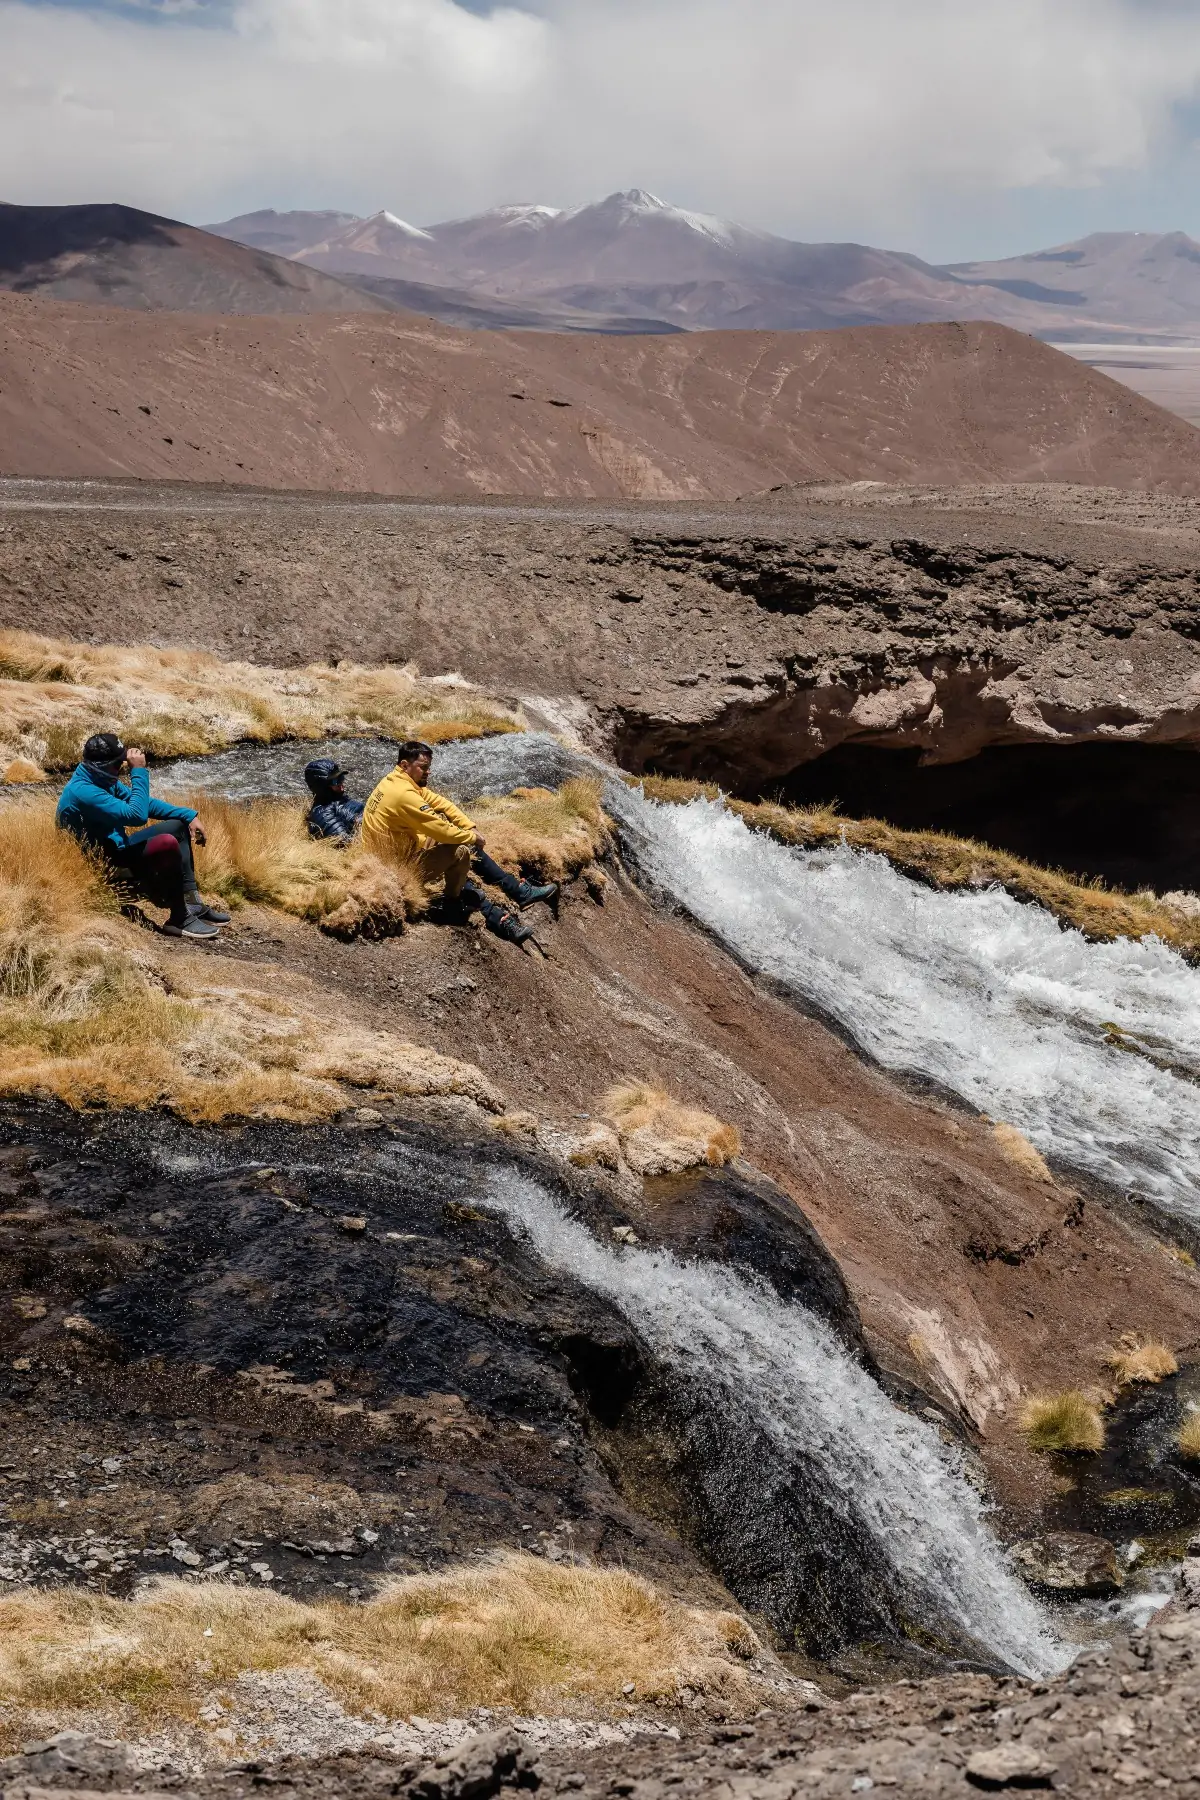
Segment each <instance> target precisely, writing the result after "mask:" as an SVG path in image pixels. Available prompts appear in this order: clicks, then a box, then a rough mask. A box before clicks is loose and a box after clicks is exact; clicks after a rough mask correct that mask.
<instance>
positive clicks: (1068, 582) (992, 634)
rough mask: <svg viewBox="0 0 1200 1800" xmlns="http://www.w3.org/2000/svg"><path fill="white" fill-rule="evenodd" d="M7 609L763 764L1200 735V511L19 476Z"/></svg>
mask: <svg viewBox="0 0 1200 1800" xmlns="http://www.w3.org/2000/svg"><path fill="white" fill-rule="evenodd" d="M2 498H3V501H4V530H3V532H2V533H0V607H2V608H3V614H4V617H5V619H6V620H7V621H9V622H11V623H14V624H21V623H24V624H27V625H29V626H30V627H34V628H37V629H39V630H42V631H50V632H56V631H61V632H66V633H70V634H72V635H75V636H78V637H81V638H85V639H92V640H97V639H104V638H107V639H111V638H113V636H114V635H115V634H116V624H115V622H116V621H117V620H119V621H120V634H121V635H123V636H124V637H126V638H127V639H134V640H137V639H149V640H150V641H153V642H158V643H181V644H187V643H194V644H197V645H204V646H205V647H207V648H216V649H218V650H221V651H226V652H236V653H237V654H239V655H244V656H249V657H250V658H251V659H258V660H261V661H274V662H279V661H283V662H285V663H286V662H292V661H295V662H303V661H308V660H314V659H315V660H321V659H325V658H334V659H337V658H343V657H348V658H352V659H356V660H361V661H370V662H374V661H384V660H396V659H408V658H412V659H414V660H416V661H417V662H418V663H419V664H420V665H421V667H422V668H423V669H424V670H426V671H427V672H430V673H435V672H439V671H441V670H445V669H451V668H457V669H460V670H461V671H462V672H463V673H464V674H465V675H467V676H468V677H470V678H471V679H474V680H478V681H481V682H484V683H487V684H490V685H492V686H496V685H499V686H501V687H504V688H507V689H508V690H509V691H511V692H514V693H521V694H524V695H526V696H529V695H531V694H532V693H533V692H534V691H535V690H536V693H537V694H538V695H540V696H542V697H544V698H545V699H547V700H548V701H550V702H551V703H553V708H554V709H555V711H556V713H557V715H558V716H561V717H567V718H569V719H570V720H571V721H572V722H573V723H574V724H575V725H576V726H577V727H578V728H580V729H582V730H583V731H584V732H585V734H587V735H589V736H590V737H591V738H592V739H593V741H596V742H599V743H603V744H604V745H606V746H607V747H608V748H609V749H611V750H612V751H613V752H615V753H616V754H617V756H618V757H619V758H620V760H621V761H622V762H624V763H625V764H626V765H627V766H629V767H632V768H641V767H645V766H655V767H659V768H662V769H665V770H670V771H672V772H677V773H683V774H693V773H698V774H704V775H715V776H717V777H719V778H721V779H723V780H727V781H729V782H730V783H732V784H733V785H735V786H737V787H739V788H740V789H742V790H743V791H749V790H755V789H761V788H762V787H763V786H764V785H767V784H769V783H770V782H771V781H773V780H777V779H778V778H779V777H781V776H785V775H786V774H787V773H788V772H790V771H791V770H792V769H794V768H796V767H797V766H798V765H799V764H802V763H805V762H808V761H809V760H811V759H812V758H814V757H817V756H819V755H821V754H822V753H823V752H825V751H828V750H830V749H832V748H834V747H836V746H837V745H839V744H843V743H855V744H859V745H882V746H887V747H889V748H900V747H913V748H916V749H919V750H920V751H921V752H923V753H924V755H925V756H926V758H927V759H928V758H932V759H934V760H953V759H957V758H962V757H967V756H971V755H973V754H974V753H975V752H977V751H978V750H980V749H982V748H984V747H985V746H987V745H1008V744H1043V745H1048V746H1053V745H1066V744H1077V743H1080V742H1084V741H1097V742H1106V743H1115V744H1120V743H1134V744H1136V743H1142V742H1148V743H1155V744H1182V745H1187V746H1189V747H1191V746H1194V744H1195V742H1196V741H1197V736H1198V733H1200V577H1198V575H1197V558H1198V554H1200V510H1198V509H1197V506H1196V505H1195V503H1192V502H1189V501H1166V500H1161V501H1160V500H1154V499H1149V498H1144V497H1138V498H1137V499H1136V500H1135V499H1133V498H1132V497H1130V496H1128V495H1118V494H1114V493H1111V492H1109V493H1106V492H1103V491H1100V490H1086V489H1070V488H1063V489H1052V488H1045V487H1043V488H1028V489H1017V488H1007V489H995V490H988V489H963V490H954V489H944V490H938V491H933V492H929V493H926V494H917V495H916V496H913V495H909V494H906V493H905V492H903V491H902V490H888V489H870V488H867V489H861V488H860V489H838V490H830V489H821V490H813V491H811V492H809V491H806V490H792V491H789V492H788V493H785V494H782V495H780V496H778V497H772V496H767V497H765V498H764V499H762V500H760V501H757V502H754V503H751V504H746V505H744V506H742V505H739V506H738V507H736V508H728V509H726V510H724V511H723V512H713V511H712V510H711V509H710V510H704V511H701V510H698V509H696V508H687V507H682V506H676V507H669V506H665V507H660V508H656V509H653V510H649V509H647V508H645V507H642V508H635V507H630V506H624V507H617V508H613V507H608V508H604V507H595V506H593V507H591V508H587V507H583V508H580V507H569V506H565V505H564V506H554V505H550V506H545V507H533V508H528V507H527V508H525V509H521V508H519V507H514V506H512V505H509V504H505V503H494V504H490V505H486V506H483V507H478V506H458V505H455V504H452V503H448V504H445V505H438V506H430V505H420V504H416V503H414V504H405V505H395V504H390V503H387V502H376V501H372V502H366V503H363V504H359V503H355V502H339V501H330V500H327V499H324V500H320V501H318V500H314V499H312V498H309V497H304V496H293V497H277V496H254V495H249V496H246V495H231V494H230V493H229V491H228V490H204V489H198V488H193V489H185V488H179V489H145V488H140V487H138V486H137V485H136V484H130V485H128V486H124V487H122V486H120V485H115V486H108V487H105V486H102V485H96V484H78V485H72V484H70V483H58V484H31V483H12V484H9V485H8V486H7V488H6V489H5V490H4V493H3V496H2Z"/></svg>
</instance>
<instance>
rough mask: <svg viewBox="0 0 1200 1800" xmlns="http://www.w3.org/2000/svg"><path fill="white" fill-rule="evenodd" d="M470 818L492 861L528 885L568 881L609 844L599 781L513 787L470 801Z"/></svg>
mask: <svg viewBox="0 0 1200 1800" xmlns="http://www.w3.org/2000/svg"><path fill="white" fill-rule="evenodd" d="M470 811H471V817H472V818H473V819H474V820H475V823H476V824H477V825H478V827H479V830H480V832H481V833H482V835H483V837H484V838H485V839H486V841H487V848H488V853H489V855H491V856H494V857H495V859H496V861H497V862H498V863H502V864H504V865H505V866H506V867H511V868H513V869H519V870H520V871H521V873H522V874H523V875H525V876H526V877H528V878H529V879H531V880H534V881H569V880H570V879H571V877H572V876H573V875H578V874H579V873H580V871H581V870H583V869H585V868H587V867H588V865H589V864H591V863H592V862H593V861H594V860H595V858H596V857H597V856H599V855H600V853H601V851H602V850H603V849H604V848H605V847H606V845H607V844H608V842H609V831H608V825H607V822H606V820H605V817H604V814H603V812H602V811H601V807H600V783H599V782H598V781H595V780H592V779H591V778H589V777H587V776H582V775H580V776H575V777H574V778H573V779H572V780H570V781H565V782H564V783H563V785H562V786H561V787H560V788H555V789H551V788H514V789H513V791H512V793H511V794H501V795H498V796H494V797H493V796H491V795H485V796H484V797H483V798H481V799H479V800H476V801H474V802H473V803H472V805H471V808H470Z"/></svg>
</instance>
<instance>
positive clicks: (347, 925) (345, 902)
mask: <svg viewBox="0 0 1200 1800" xmlns="http://www.w3.org/2000/svg"><path fill="white" fill-rule="evenodd" d="M187 801H188V804H190V805H192V806H194V807H195V808H196V810H197V811H198V812H200V813H201V815H202V819H203V824H204V827H205V831H206V832H207V835H208V842H207V844H206V845H205V846H204V848H203V849H202V850H200V851H198V852H197V857H196V869H197V875H198V878H199V880H200V884H201V886H202V888H203V889H204V891H205V893H208V894H216V895H219V896H220V897H221V899H223V900H227V901H230V902H231V903H232V904H233V905H235V906H237V905H242V904H244V903H245V902H251V903H257V904H261V905H267V906H275V907H278V908H279V909H280V911H282V912H287V913H292V914H294V915H295V916H296V917H297V918H301V919H311V920H314V921H315V922H316V923H317V924H319V925H320V926H321V927H322V929H324V930H326V931H332V932H334V933H335V934H336V935H338V936H340V937H355V936H362V937H368V936H370V937H379V936H383V935H386V934H387V933H388V932H391V931H399V930H402V929H403V926H404V921H405V919H406V918H410V919H411V918H416V917H417V916H418V915H419V914H420V913H421V912H423V911H424V910H425V907H426V906H427V904H428V900H427V896H426V894H425V890H424V888H423V887H422V885H421V882H420V880H419V879H418V877H417V874H416V870H415V869H414V868H412V867H410V866H409V865H407V864H405V863H403V862H388V863H383V862H380V861H379V860H378V858H376V857H374V856H370V855H368V853H367V852H366V851H365V850H364V849H363V848H362V846H361V844H359V843H358V842H357V841H356V842H355V843H354V844H352V845H351V846H350V847H349V848H347V849H339V848H338V847H337V845H336V844H334V843H333V842H332V841H330V840H329V839H321V838H311V837H309V835H308V830H307V827H306V825H305V811H304V808H303V807H302V806H300V805H297V804H294V803H292V802H290V801H284V800H256V801H253V802H251V803H250V804H249V805H236V804H234V803H233V802H232V801H228V800H218V799H214V798H213V797H212V796H211V795H205V794H193V795H189V796H187Z"/></svg>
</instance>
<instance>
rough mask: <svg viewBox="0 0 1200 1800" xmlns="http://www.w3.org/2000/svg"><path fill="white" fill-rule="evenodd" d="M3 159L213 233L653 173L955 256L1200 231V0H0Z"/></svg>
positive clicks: (647, 181) (443, 211)
mask: <svg viewBox="0 0 1200 1800" xmlns="http://www.w3.org/2000/svg"><path fill="white" fill-rule="evenodd" d="M0 168H2V169H3V171H4V175H5V181H4V190H5V191H4V192H3V193H2V195H0V197H2V198H4V199H7V200H9V201H16V202H20V203H23V204H42V205H46V204H64V203H68V202H78V201H95V200H121V201H125V202H126V203H128V204H130V205H134V206H140V207H146V208H148V209H150V210H152V211H155V212H160V213H166V214H169V215H170V216H172V217H176V218H183V219H187V220H189V221H191V222H193V223H205V222H209V221H213V220H219V219H223V218H226V217H229V216H231V215H233V214H236V213H240V212H245V211H249V210H252V209H256V208H258V207H264V206H274V207H277V208H280V209H285V208H291V207H336V208H339V209H343V210H345V211H348V212H354V213H361V214H366V213H370V212H374V211H376V210H378V209H379V208H380V207H387V208H389V209H390V210H391V211H393V212H395V213H398V214H400V216H401V217H404V218H407V219H410V220H412V221H413V222H414V223H417V224H429V223H432V222H434V221H437V220H440V219H445V218H454V217H461V216H463V215H465V214H469V213H473V212H477V211H481V210H483V209H484V208H486V207H489V206H493V205H498V204H501V203H503V202H506V201H514V200H528V201H540V202H543V203H546V204H550V205H556V206H572V205H579V204H582V203H584V202H586V201H588V200H593V199H598V198H600V197H602V196H603V195H605V194H608V193H611V192H613V191H614V190H616V189H618V188H629V187H644V188H648V189H650V190H651V191H652V192H654V193H656V194H659V195H661V196H662V197H663V198H664V199H667V200H670V201H673V202H674V203H675V204H677V205H680V206H688V207H694V208H697V209H699V210H703V211H707V212H716V213H720V214H723V215H725V216H727V217H731V218H734V219H736V220H738V221H740V222H742V223H744V224H747V225H752V226H757V227H759V228H761V229H765V230H770V231H775V232H778V233H780V234H782V235H784V236H787V237H796V238H806V239H810V240H811V239H817V240H827V239H836V240H848V239H852V240H856V241H859V242H867V243H875V244H881V245H883V246H885V247H887V248H891V249H905V250H910V251H913V252H915V253H916V254H918V255H921V256H925V257H927V258H929V259H930V260H933V261H951V260H968V259H972V258H979V257H990V256H1001V255H1007V254H1012V253H1016V252H1020V251H1022V250H1030V249H1034V248H1038V247H1041V246H1044V245H1048V244H1053V243H1057V242H1063V241H1065V240H1067V239H1070V238H1074V237H1078V236H1081V235H1083V234H1084V233H1086V232H1088V231H1097V230H1147V231H1166V230H1184V231H1188V232H1189V233H1192V234H1193V235H1196V236H1197V237H1200V181H1198V180H1197V176H1198V175H1200V0H528V3H523V4H519V5H518V4H496V5H493V4H490V0H470V4H469V5H468V4H459V3H457V0H103V3H96V4H84V3H80V0H0Z"/></svg>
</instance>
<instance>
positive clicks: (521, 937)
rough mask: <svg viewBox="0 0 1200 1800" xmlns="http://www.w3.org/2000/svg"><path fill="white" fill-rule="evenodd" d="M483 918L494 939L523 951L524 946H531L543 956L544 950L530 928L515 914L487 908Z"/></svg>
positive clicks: (495, 908)
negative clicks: (514, 945)
mask: <svg viewBox="0 0 1200 1800" xmlns="http://www.w3.org/2000/svg"><path fill="white" fill-rule="evenodd" d="M483 916H484V919H485V920H486V922H487V928H488V930H489V931H490V932H491V933H492V935H493V936H494V937H498V938H503V940H504V942H505V943H506V944H516V946H517V948H518V949H520V950H524V948H525V946H526V944H532V945H533V946H534V947H535V949H538V950H541V951H542V955H543V956H545V954H546V952H545V950H544V949H542V946H541V944H539V943H538V940H537V939H536V937H534V935H533V928H532V926H529V925H526V923H525V921H524V920H523V919H519V918H518V917H517V915H516V913H511V912H505V911H502V910H501V908H500V907H498V906H489V907H488V908H487V910H486V911H485V913H484V915H483Z"/></svg>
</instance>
